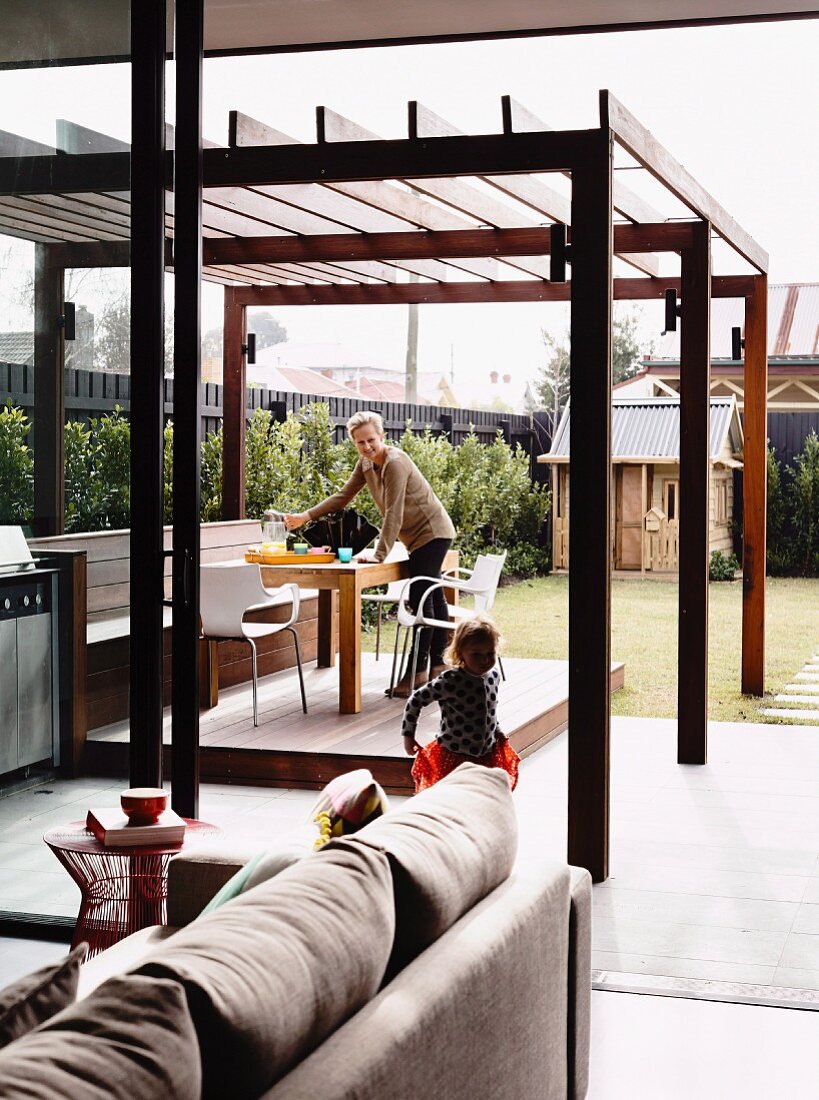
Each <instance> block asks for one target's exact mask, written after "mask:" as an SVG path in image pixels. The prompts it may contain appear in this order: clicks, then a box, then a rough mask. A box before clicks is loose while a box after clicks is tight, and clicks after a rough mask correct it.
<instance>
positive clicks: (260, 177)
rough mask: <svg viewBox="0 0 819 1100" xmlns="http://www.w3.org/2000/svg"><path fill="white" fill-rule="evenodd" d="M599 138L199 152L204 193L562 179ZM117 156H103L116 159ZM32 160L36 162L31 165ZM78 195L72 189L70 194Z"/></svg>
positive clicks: (478, 138)
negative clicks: (522, 176) (555, 175)
mask: <svg viewBox="0 0 819 1100" xmlns="http://www.w3.org/2000/svg"><path fill="white" fill-rule="evenodd" d="M599 136H600V131H599V130H557V131H555V132H554V133H551V134H485V135H475V136H467V137H441V138H434V139H430V140H429V141H410V140H409V139H406V138H401V139H398V140H393V141H385V140H380V139H379V140H371V141H326V142H320V143H319V144H318V145H280V146H273V147H266V146H258V147H245V148H241V149H205V150H204V151H203V154H202V156H203V164H204V179H205V186H206V187H231V186H233V187H252V186H254V185H256V184H276V183H314V182H315V181H316V180H320V181H321V182H322V183H330V182H342V181H351V182H362V181H364V180H378V181H382V180H391V179H409V180H423V179H435V178H439V177H445V176H478V175H483V174H485V173H486V172H492V174H493V175H502V174H503V173H506V172H514V173H528V172H562V171H564V170H566V169H571V168H574V167H577V166H581V165H583V164H586V163H588V161H589V158H590V157H591V155H592V150H593V148H594V142H595V139H597V140H599ZM117 155H120V156H121V155H122V154H108V156H117ZM33 159H35V160H37V159H40V158H36V157H35V158H33ZM72 190H76V188H72Z"/></svg>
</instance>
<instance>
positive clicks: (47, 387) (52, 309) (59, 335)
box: [32, 244, 65, 538]
mask: <svg viewBox="0 0 819 1100" xmlns="http://www.w3.org/2000/svg"><path fill="white" fill-rule="evenodd" d="M51 247H52V246H51V245H50V244H37V245H35V247H34V392H35V395H36V400H35V403H34V522H33V524H32V527H33V530H34V534H35V535H36V536H37V537H38V538H42V537H43V536H46V535H61V534H62V533H63V530H64V525H65V469H64V468H65V443H64V441H65V426H64V423H63V420H64V409H65V370H64V369H63V368H64V363H65V339H64V330H63V326H62V323H61V320H62V313H63V294H64V271H63V269H62V268H61V267H58V266H56V265H55V264H54V263H53V262H52V256H51Z"/></svg>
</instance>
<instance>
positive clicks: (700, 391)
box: [677, 222, 711, 764]
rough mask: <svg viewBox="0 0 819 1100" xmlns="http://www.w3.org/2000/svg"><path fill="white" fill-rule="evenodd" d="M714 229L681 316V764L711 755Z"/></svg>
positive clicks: (686, 285) (697, 239) (689, 268)
mask: <svg viewBox="0 0 819 1100" xmlns="http://www.w3.org/2000/svg"><path fill="white" fill-rule="evenodd" d="M710 233H711V229H710V226H709V224H708V222H700V223H699V224H698V225H697V226H696V227H695V231H694V243H693V245H692V247H691V248H688V249H686V250H685V251H684V252H683V254H682V292H681V307H680V309H681V312H680V499H679V502H678V509H679V512H678V516H679V517H682V519H681V520H680V528H679V530H680V535H679V540H680V559H679V568H680V584H679V605H680V606H679V648H678V656H677V666H678V673H677V763H678V764H705V763H706V762H707V751H708V560H709V536H710V511H709V502H710V476H711V464H710V450H711V448H710V422H711V415H710V414H711V393H710V387H709V373H710V367H711V343H710V330H711V239H710Z"/></svg>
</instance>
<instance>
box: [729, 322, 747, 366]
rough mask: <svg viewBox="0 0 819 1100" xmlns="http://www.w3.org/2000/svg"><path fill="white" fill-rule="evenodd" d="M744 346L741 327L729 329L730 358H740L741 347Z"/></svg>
mask: <svg viewBox="0 0 819 1100" xmlns="http://www.w3.org/2000/svg"><path fill="white" fill-rule="evenodd" d="M744 347H745V341H744V339H743V338H742V329H741V328H732V329H731V358H732V359H741V358H742V349H743V348H744Z"/></svg>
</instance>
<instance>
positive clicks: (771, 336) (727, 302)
mask: <svg viewBox="0 0 819 1100" xmlns="http://www.w3.org/2000/svg"><path fill="white" fill-rule="evenodd" d="M732 328H740V329H742V335H743V337H744V336H745V303H744V302H743V300H742V299H741V298H713V299H712V301H711V357H712V358H713V359H731V329H732ZM768 355H769V356H773V357H774V358H777V357H779V356H794V357H796V358H803V359H805V358H813V357H817V356H819V283H775V284H773V285H772V286H770V287H769V288H768ZM679 358H680V333H679V329H678V330H677V331H676V332H668V333H666V335H665V336H664V337H663V338H662V339H661V340H660V341H658V343H657V347H656V349H655V352H654V354H653V355H652V359H670V360H672V361H679Z"/></svg>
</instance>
